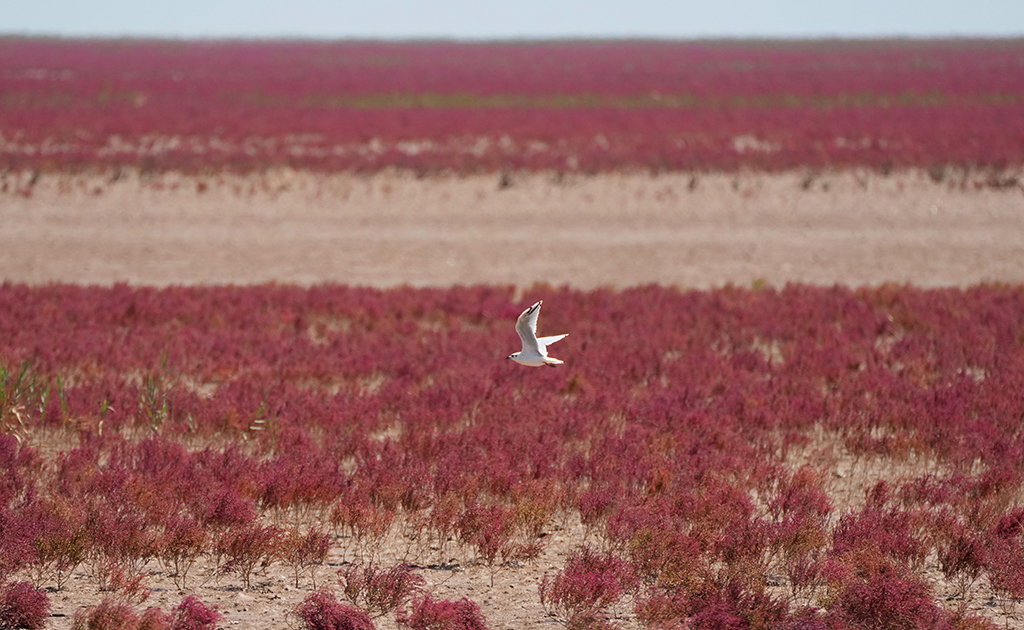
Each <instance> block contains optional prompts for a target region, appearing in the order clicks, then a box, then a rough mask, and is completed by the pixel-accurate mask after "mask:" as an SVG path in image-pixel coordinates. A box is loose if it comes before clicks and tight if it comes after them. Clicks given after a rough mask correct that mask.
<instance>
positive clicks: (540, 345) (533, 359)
mask: <svg viewBox="0 0 1024 630" xmlns="http://www.w3.org/2000/svg"><path fill="white" fill-rule="evenodd" d="M543 303H544V300H540V301H538V302H537V303H536V304H534V305H533V306H531V307H530V308H528V309H526V310H525V311H523V314H522V315H520V316H519V319H517V320H516V332H517V333H519V338H520V339H522V340H523V349H522V350H521V351H520V352H514V353H512V354H510V355H508V356H507V357H505V358H506V359H512V360H513V361H515V362H516V363H518V364H520V365H528V366H530V367H540V366H542V365H547V366H548V367H555V366H556V365H561V364H562V361H559V360H558V359H556V358H554V357H549V356H548V346H550V345H551V344H553V343H555V342H556V341H558V340H559V339H564V338H565V337H567V336H568V333H566V334H564V335H553V336H551V337H540V338H538V337H537V318H538V317H539V316H540V305H541V304H543Z"/></svg>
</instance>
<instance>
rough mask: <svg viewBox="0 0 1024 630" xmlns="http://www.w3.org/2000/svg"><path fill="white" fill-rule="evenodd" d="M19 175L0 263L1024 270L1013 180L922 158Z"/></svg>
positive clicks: (681, 275)
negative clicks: (760, 164)
mask: <svg viewBox="0 0 1024 630" xmlns="http://www.w3.org/2000/svg"><path fill="white" fill-rule="evenodd" d="M30 181H31V180H30V178H29V176H28V175H27V174H22V175H20V176H15V175H7V176H5V179H4V180H3V184H5V185H4V188H5V191H4V192H3V193H0V277H2V278H3V279H4V280H8V281H14V282H29V283H47V282H75V283H99V284H110V283H114V282H120V281H127V282H129V283H132V284H147V285H168V284H182V283H186V284H188V283H258V282H268V281H276V282H287V283H299V284H314V283H320V282H338V283H346V284H355V285H371V286H381V287H386V286H396V285H402V284H409V285H413V286H423V285H452V284H477V283H489V284H512V285H517V286H529V285H532V284H534V283H537V282H547V283H551V284H554V285H560V284H563V283H568V284H571V285H573V286H576V287H579V288H584V289H585V288H592V287H598V286H613V287H616V286H629V285H636V284H644V283H660V284H666V285H677V286H680V287H693V288H706V287H713V286H720V285H723V284H725V283H730V282H731V283H736V284H741V285H748V284H750V283H752V282H755V281H759V280H760V281H765V282H768V283H771V284H784V283H786V282H806V283H814V284H833V283H837V282H839V283H845V284H849V285H864V284H869V285H873V284H879V283H883V282H896V283H908V282H910V283H914V284H916V285H919V286H939V285H968V284H974V283H978V282H1009V283H1019V282H1024V190H1022V188H1021V187H1020V186H1017V185H1013V186H1009V187H1003V188H994V187H990V186H985V185H982V184H981V183H980V181H981V180H980V179H979V180H978V181H979V183H977V184H976V183H975V181H973V180H972V179H971V178H962V177H957V178H955V179H954V178H946V179H944V180H943V181H941V182H936V181H934V180H933V179H931V178H930V177H929V176H928V175H927V174H925V173H922V172H909V173H902V174H896V175H891V176H888V177H885V176H881V175H877V174H864V173H840V174H825V175H817V176H813V177H812V176H810V175H808V174H806V173H788V174H778V175H770V174H743V175H726V174H716V175H696V176H691V175H689V174H672V175H662V176H657V177H652V176H650V175H645V174H632V175H601V176H592V177H588V176H566V177H557V176H555V175H552V174H529V175H527V174H514V175H512V176H510V177H509V178H508V179H507V180H506V181H505V182H504V183H505V184H509V185H504V186H503V185H502V181H501V180H500V179H499V176H497V175H481V176H470V177H456V176H451V177H440V178H426V179H417V178H415V177H414V176H412V175H408V174H402V173H393V172H385V173H380V174H376V175H372V176H371V175H367V176H360V175H317V174H311V173H295V172H291V171H276V172H270V173H267V174H263V175H250V176H217V177H198V178H196V177H191V178H184V177H181V176H178V175H171V174H168V175H158V176H139V175H137V174H133V173H131V174H125V175H122V176H120V177H118V178H116V179H115V178H114V177H113V176H110V175H92V176H59V175H43V176H41V177H39V178H38V179H37V181H35V182H34V183H31V185H30Z"/></svg>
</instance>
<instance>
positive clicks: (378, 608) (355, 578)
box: [338, 563, 425, 617]
mask: <svg viewBox="0 0 1024 630" xmlns="http://www.w3.org/2000/svg"><path fill="white" fill-rule="evenodd" d="M338 576H339V577H340V582H341V587H342V592H343V593H344V594H345V597H346V598H347V599H348V600H349V601H350V602H352V603H353V604H355V605H357V606H359V607H360V608H362V609H363V610H366V611H367V612H368V613H369V614H370V615H371V616H373V617H383V616H384V615H388V614H391V613H392V612H394V611H395V610H396V609H398V607H400V606H402V605H403V604H405V603H406V602H407V601H409V599H410V598H411V597H413V596H414V595H415V594H416V593H418V592H419V591H420V590H422V586H423V584H424V583H425V580H424V579H423V577H422V576H420V575H418V574H416V573H415V571H414V570H413V568H412V567H410V566H409V565H407V564H396V565H394V566H392V567H390V568H387V569H385V568H381V567H377V566H374V565H373V564H372V563H370V564H366V565H363V564H351V565H349V566H347V567H344V568H342V569H339V570H338Z"/></svg>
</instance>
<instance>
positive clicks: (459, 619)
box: [396, 594, 487, 630]
mask: <svg viewBox="0 0 1024 630" xmlns="http://www.w3.org/2000/svg"><path fill="white" fill-rule="evenodd" d="M396 621H398V624H399V625H401V626H405V627H407V628H411V630H487V621H486V620H485V619H484V616H483V614H482V613H481V612H480V607H479V606H477V605H476V603H475V602H472V601H470V600H468V599H460V600H458V601H450V600H435V599H433V598H431V596H430V595H429V594H427V595H425V596H424V597H422V598H420V599H416V600H414V601H413V603H412V610H411V611H406V610H404V609H403V610H399V612H398V616H397V618H396Z"/></svg>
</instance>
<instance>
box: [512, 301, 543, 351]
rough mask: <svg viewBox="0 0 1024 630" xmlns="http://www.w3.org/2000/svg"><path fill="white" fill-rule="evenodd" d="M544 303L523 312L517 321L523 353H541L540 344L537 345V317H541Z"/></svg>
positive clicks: (517, 330) (538, 303)
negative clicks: (541, 307)
mask: <svg viewBox="0 0 1024 630" xmlns="http://www.w3.org/2000/svg"><path fill="white" fill-rule="evenodd" d="M543 303H544V300H540V301H538V302H537V303H535V304H534V305H533V306H531V307H530V308H528V309H526V310H525V311H523V314H522V315H520V316H519V319H517V320H516V332H517V333H519V338H520V339H522V340H523V352H536V353H537V354H540V353H541V347H540V344H538V343H537V317H539V316H540V305H541V304H543Z"/></svg>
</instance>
